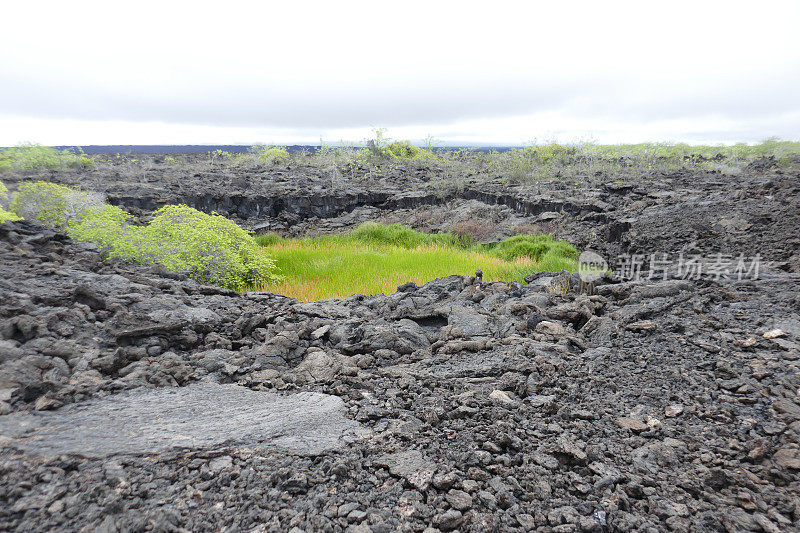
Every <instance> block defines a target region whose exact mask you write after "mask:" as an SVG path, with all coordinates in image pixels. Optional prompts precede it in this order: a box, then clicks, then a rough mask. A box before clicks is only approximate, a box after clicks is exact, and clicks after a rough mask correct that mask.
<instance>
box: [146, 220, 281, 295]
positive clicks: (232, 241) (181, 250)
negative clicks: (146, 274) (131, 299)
mask: <svg viewBox="0 0 800 533" xmlns="http://www.w3.org/2000/svg"><path fill="white" fill-rule="evenodd" d="M153 215H154V218H153V220H152V221H151V222H150V224H148V225H147V226H145V227H144V228H141V229H140V230H138V232H140V234H141V242H140V246H141V250H142V251H141V253H140V256H139V257H134V258H133V259H134V260H140V261H141V260H142V259H144V260H145V261H147V262H154V263H160V264H162V265H164V266H165V267H166V268H168V269H170V270H186V271H189V272H190V273H191V274H192V276H193V277H195V278H197V279H199V280H201V281H205V282H209V283H216V284H218V285H222V286H223V287H228V288H231V289H239V288H241V287H243V286H248V285H254V284H259V283H267V282H269V281H273V280H274V279H275V278H276V277H277V276H276V275H275V274H274V273H273V271H274V268H275V263H274V262H273V261H272V259H270V258H269V257H268V256H267V255H266V254H265V253H264V251H263V250H261V247H260V246H258V244H256V242H255V240H254V239H253V237H252V236H251V235H250V234H249V233H247V232H246V231H245V230H243V229H242V228H240V227H239V226H237V225H236V224H235V223H234V222H233V221H231V220H228V219H227V218H225V217H223V216H221V215H217V214H211V215H208V214H206V213H203V212H201V211H198V210H196V209H192V208H191V207H188V206H186V205H168V206H164V207H162V208H161V209H159V210H158V211H156V212H155V213H153Z"/></svg>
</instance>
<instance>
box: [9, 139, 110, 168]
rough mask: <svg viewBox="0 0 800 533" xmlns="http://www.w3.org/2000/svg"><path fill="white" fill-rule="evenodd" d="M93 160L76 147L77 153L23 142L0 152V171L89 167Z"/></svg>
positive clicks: (91, 165) (92, 164)
mask: <svg viewBox="0 0 800 533" xmlns="http://www.w3.org/2000/svg"><path fill="white" fill-rule="evenodd" d="M93 166H94V160H93V159H92V158H91V157H89V156H87V155H86V154H84V153H83V150H81V149H80V148H78V151H77V153H75V152H73V151H71V150H56V149H55V148H50V147H49V146H40V145H38V144H23V145H20V146H15V147H13V148H7V149H5V150H3V151H2V152H0V171H8V170H20V171H33V170H55V169H59V168H65V167H69V168H90V167H93Z"/></svg>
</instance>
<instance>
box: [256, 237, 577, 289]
mask: <svg viewBox="0 0 800 533" xmlns="http://www.w3.org/2000/svg"><path fill="white" fill-rule="evenodd" d="M256 241H257V242H259V244H262V246H264V249H265V250H266V251H267V252H268V253H269V255H270V256H271V257H272V258H273V259H274V260H275V265H276V267H277V270H278V272H279V273H280V274H281V276H282V277H283V279H282V280H281V281H278V282H273V283H267V284H258V285H254V286H253V287H252V288H253V289H254V290H258V291H269V292H274V293H277V294H283V295H286V296H291V297H294V298H297V299H298V300H302V301H314V300H324V299H328V298H339V297H345V296H350V295H352V294H367V295H376V294H391V293H393V292H395V290H396V289H397V286H398V285H402V284H403V283H406V282H409V281H413V282H414V283H416V284H417V285H423V284H424V283H427V282H428V281H431V280H433V279H436V278H441V277H445V276H449V275H452V274H460V275H467V274H473V273H474V272H475V271H476V270H482V271H483V279H484V280H485V281H499V280H502V281H512V280H514V281H519V282H523V281H524V277H525V276H526V275H528V274H531V273H532V272H537V271H541V270H548V271H556V272H557V271H560V270H571V271H575V270H577V262H576V260H575V257H577V251H576V250H575V248H573V247H572V246H571V245H569V244H568V243H565V242H561V241H555V240H554V239H553V238H552V237H550V236H549V235H525V236H517V237H512V238H511V239H508V240H507V241H511V242H507V241H503V242H501V243H496V244H494V245H479V244H471V243H469V242H466V241H465V240H464V239H462V238H460V237H458V236H455V235H452V234H449V233H440V234H425V233H420V232H418V231H415V230H413V229H412V228H409V227H408V226H403V225H400V224H390V225H384V224H377V223H367V224H364V225H362V226H360V227H358V228H356V229H355V230H353V231H352V232H350V233H348V234H345V235H327V236H322V237H313V238H305V239H282V238H280V237H277V236H274V235H262V236H259V237H256ZM531 246H535V248H536V251H535V254H534V253H533V252H531V253H523V252H521V251H520V248H521V247H523V248H526V250H528V251H529V252H530V249H529V248H530V247H531ZM512 250H513V252H511V251H512Z"/></svg>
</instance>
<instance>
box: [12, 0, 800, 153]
mask: <svg viewBox="0 0 800 533" xmlns="http://www.w3.org/2000/svg"><path fill="white" fill-rule="evenodd" d="M4 16H5V18H6V20H7V21H9V24H7V25H6V27H5V28H4V32H3V33H1V34H0V49H2V50H4V53H3V54H2V55H0V144H13V143H16V142H20V141H25V140H34V141H38V142H42V143H45V144H115V143H121V144H142V143H145V144H161V143H175V144H184V143H200V142H202V143H206V142H208V143H228V142H251V141H255V140H265V141H278V142H285V143H291V142H315V141H316V140H318V139H319V137H320V136H322V137H324V138H326V139H331V140H334V139H339V138H347V139H361V138H363V137H365V136H366V135H367V134H368V133H369V126H371V125H375V126H386V127H389V128H390V129H391V133H393V134H394V135H395V136H397V137H403V138H406V137H407V138H421V137H424V136H425V135H428V134H431V135H434V136H436V137H442V138H447V139H448V140H464V141H466V140H470V139H471V140H474V141H475V142H479V141H488V142H497V143H502V142H519V141H524V140H529V139H532V138H533V137H538V138H543V137H548V136H554V135H555V136H566V137H571V138H572V139H575V138H585V137H587V136H594V137H595V138H596V139H597V140H598V141H602V142H614V141H615V140H662V139H672V140H706V141H733V140H747V141H749V140H757V139H759V138H763V137H765V136H769V135H781V136H784V137H788V138H798V137H800V121H798V113H799V112H800V100H798V99H797V97H796V94H798V93H800V46H797V44H798V43H797V37H796V30H795V28H794V25H795V23H796V21H797V20H800V3H797V2H795V1H791V0H789V1H772V2H770V1H765V2H761V3H759V5H758V7H755V6H754V5H753V4H752V3H751V2H740V3H736V2H716V1H710V2H702V3H697V2H685V1H684V2H681V1H679V2H672V3H670V4H669V5H661V4H652V3H648V2H627V1H626V2H612V3H603V2H563V3H554V2H547V3H540V2H528V3H524V4H522V3H519V2H495V3H492V4H491V5H489V4H486V3H483V2H480V3H478V2H447V1H445V2H419V1H414V0H407V1H405V2H403V3H402V4H397V3H396V2H392V3H378V2H374V1H372V2H302V3H299V2H298V3H289V2H281V3H277V2H268V3H261V2H258V3H256V2H239V1H229V2H226V3H225V4H218V3H217V4H213V6H211V5H209V6H203V5H201V4H199V3H198V2H190V3H184V2H163V1H161V2H152V1H144V2H139V3H137V4H136V6H135V7H132V6H130V5H127V4H120V3H115V2H105V1H104V2H88V1H76V2H69V3H67V2H17V3H13V4H11V5H9V6H4Z"/></svg>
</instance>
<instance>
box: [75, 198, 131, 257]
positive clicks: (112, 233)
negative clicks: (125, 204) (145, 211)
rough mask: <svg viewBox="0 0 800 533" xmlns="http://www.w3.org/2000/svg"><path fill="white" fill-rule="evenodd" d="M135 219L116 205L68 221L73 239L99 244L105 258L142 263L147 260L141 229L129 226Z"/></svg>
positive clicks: (101, 207)
mask: <svg viewBox="0 0 800 533" xmlns="http://www.w3.org/2000/svg"><path fill="white" fill-rule="evenodd" d="M132 218H133V216H132V215H130V214H128V213H126V212H125V211H123V210H122V209H120V208H119V207H116V206H113V205H103V206H100V207H94V208H89V209H87V210H85V211H84V212H83V213H81V215H80V216H79V217H77V219H75V220H71V221H70V222H68V223H67V233H69V235H70V236H71V237H72V238H73V239H76V240H79V241H88V242H93V243H95V244H97V246H98V247H99V248H100V253H101V254H103V256H105V257H118V258H120V259H125V260H129V261H136V262H140V263H141V262H144V250H143V247H142V244H143V243H142V235H141V231H140V229H141V228H137V227H134V226H130V225H129V222H130V220H131V219H132Z"/></svg>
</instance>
